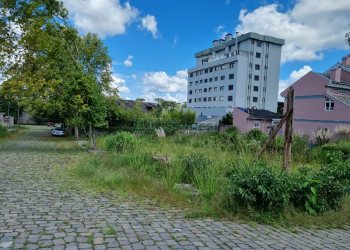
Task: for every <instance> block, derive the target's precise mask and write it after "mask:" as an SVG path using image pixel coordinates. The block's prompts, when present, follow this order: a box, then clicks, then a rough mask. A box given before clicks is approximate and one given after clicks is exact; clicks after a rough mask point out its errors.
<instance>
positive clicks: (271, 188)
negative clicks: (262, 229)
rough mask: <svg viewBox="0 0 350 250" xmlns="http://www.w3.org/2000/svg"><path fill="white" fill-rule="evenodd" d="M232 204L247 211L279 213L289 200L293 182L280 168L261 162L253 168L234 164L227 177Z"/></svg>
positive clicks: (252, 166) (253, 164)
mask: <svg viewBox="0 0 350 250" xmlns="http://www.w3.org/2000/svg"><path fill="white" fill-rule="evenodd" d="M227 177H228V179H229V181H230V185H229V192H228V193H229V195H230V197H229V200H230V204H232V205H234V204H235V203H236V204H237V205H238V206H240V207H242V208H245V209H254V210H260V211H270V210H274V211H280V210H282V209H283V208H284V207H285V206H286V205H287V204H288V201H289V196H290V181H289V178H288V175H287V174H286V173H285V172H283V171H282V170H280V169H277V168H275V167H272V166H269V165H266V164H264V163H262V162H258V163H252V164H251V165H250V166H249V165H246V164H243V165H241V166H239V165H238V164H237V163H235V164H234V165H233V167H232V169H231V170H230V171H229V173H228V175H227Z"/></svg>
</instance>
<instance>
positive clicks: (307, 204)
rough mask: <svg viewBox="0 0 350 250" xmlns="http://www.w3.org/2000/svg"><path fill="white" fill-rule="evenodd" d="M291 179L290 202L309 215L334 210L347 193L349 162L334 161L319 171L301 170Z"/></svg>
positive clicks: (349, 174)
mask: <svg viewBox="0 0 350 250" xmlns="http://www.w3.org/2000/svg"><path fill="white" fill-rule="evenodd" d="M291 178H292V183H293V185H292V195H291V202H292V203H293V204H294V205H295V206H296V207H298V208H300V209H303V210H306V211H307V212H309V213H310V214H316V213H319V212H325V211H328V210H334V209H337V208H339V207H340V205H341V202H342V200H343V198H344V196H345V195H346V193H347V192H349V187H350V161H347V162H341V161H335V162H334V163H333V164H330V165H325V166H323V167H321V169H320V170H318V171H317V170H313V169H310V168H301V169H299V170H298V171H297V172H296V173H295V174H294V175H292V176H291Z"/></svg>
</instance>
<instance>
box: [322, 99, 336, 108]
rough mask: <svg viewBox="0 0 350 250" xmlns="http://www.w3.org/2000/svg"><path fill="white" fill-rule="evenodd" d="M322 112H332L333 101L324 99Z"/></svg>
mask: <svg viewBox="0 0 350 250" xmlns="http://www.w3.org/2000/svg"><path fill="white" fill-rule="evenodd" d="M324 110H325V111H333V110H334V101H333V100H331V99H329V98H328V97H325V99H324Z"/></svg>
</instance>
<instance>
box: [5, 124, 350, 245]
mask: <svg viewBox="0 0 350 250" xmlns="http://www.w3.org/2000/svg"><path fill="white" fill-rule="evenodd" d="M78 152H79V147H77V146H76V144H75V143H74V142H71V141H67V140H66V139H64V138H53V137H51V136H50V135H49V129H48V128H47V127H30V128H28V129H26V130H25V132H24V133H23V134H21V135H20V136H18V137H17V138H16V139H15V140H12V141H9V142H6V143H0V249H38V248H42V249H350V229H347V230H343V229H332V230H300V231H299V232H297V233H290V232H286V231H281V230H278V229H275V228H272V227H269V226H257V227H251V226H248V225H244V224H237V223H234V222H225V221H213V220H190V219H185V218H184V217H183V215H182V213H181V212H180V213H179V212H171V211H166V210H163V209H161V208H158V207H155V206H153V205H150V204H144V203H141V202H138V201H132V200H131V201H128V202H119V203H116V201H115V200H112V199H110V198H108V197H105V196H103V195H97V196H96V195H95V196H92V195H89V194H84V193H80V192H77V191H69V190H68V191H67V190H66V191H64V190H61V189H60V184H59V181H53V180H52V179H49V178H47V177H48V171H50V169H51V168H53V167H55V166H56V167H57V166H58V167H59V166H63V165H64V164H66V163H69V162H70V159H71V158H73V157H75V155H76V153H78Z"/></svg>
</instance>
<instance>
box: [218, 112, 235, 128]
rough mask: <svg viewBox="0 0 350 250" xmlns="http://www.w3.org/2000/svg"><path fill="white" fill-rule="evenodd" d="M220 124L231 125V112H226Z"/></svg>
mask: <svg viewBox="0 0 350 250" xmlns="http://www.w3.org/2000/svg"><path fill="white" fill-rule="evenodd" d="M220 124H223V125H233V116H232V113H231V112H228V113H227V114H226V115H224V117H222V119H221V120H220Z"/></svg>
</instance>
